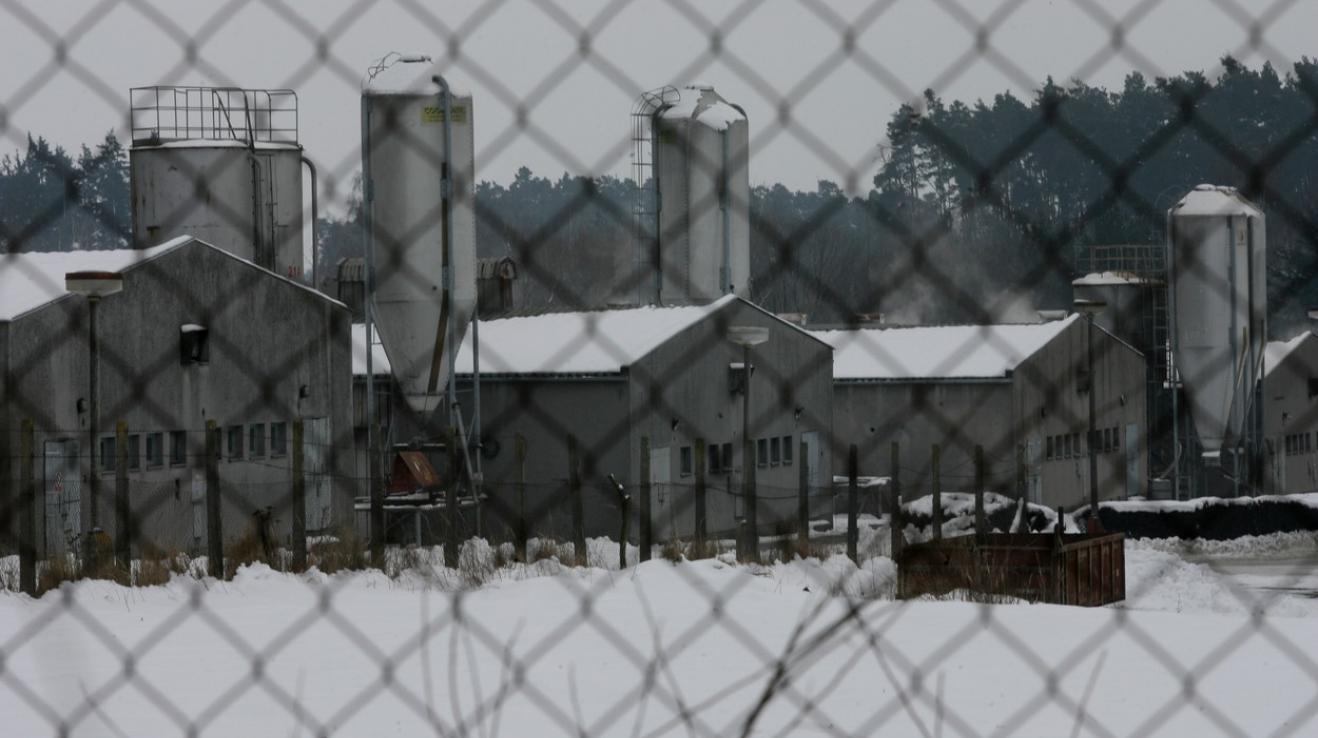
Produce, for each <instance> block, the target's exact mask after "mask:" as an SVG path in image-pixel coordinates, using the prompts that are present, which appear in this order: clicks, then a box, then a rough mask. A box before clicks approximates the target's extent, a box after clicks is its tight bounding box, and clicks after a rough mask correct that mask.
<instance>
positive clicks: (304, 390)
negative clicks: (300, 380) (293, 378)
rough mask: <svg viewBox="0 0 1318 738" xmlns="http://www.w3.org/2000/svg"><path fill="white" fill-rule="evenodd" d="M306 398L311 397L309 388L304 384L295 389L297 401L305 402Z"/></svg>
mask: <svg viewBox="0 0 1318 738" xmlns="http://www.w3.org/2000/svg"><path fill="white" fill-rule="evenodd" d="M308 397H311V387H309V386H307V385H305V384H304V385H302V386H301V387H298V388H297V398H298V399H299V400H305V399H307V398H308Z"/></svg>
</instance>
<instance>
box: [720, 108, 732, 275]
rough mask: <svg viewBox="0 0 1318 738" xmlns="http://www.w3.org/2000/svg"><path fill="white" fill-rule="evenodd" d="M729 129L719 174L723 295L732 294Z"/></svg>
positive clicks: (724, 132)
mask: <svg viewBox="0 0 1318 738" xmlns="http://www.w3.org/2000/svg"><path fill="white" fill-rule="evenodd" d="M730 128H731V126H728V128H724V129H723V131H722V134H721V135H720V139H721V140H722V142H723V171H721V172H720V173H719V203H718V206H719V210H720V211H721V212H722V214H723V266H721V267H720V268H719V275H718V276H719V288H720V290H721V291H722V293H723V294H725V295H729V294H732V208H731V207H730V206H729V203H728V200H729V198H730V194H729V192H728V189H729V188H728V130H729V129H730Z"/></svg>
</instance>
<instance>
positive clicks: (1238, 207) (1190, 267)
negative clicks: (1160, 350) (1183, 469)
mask: <svg viewBox="0 0 1318 738" xmlns="http://www.w3.org/2000/svg"><path fill="white" fill-rule="evenodd" d="M1167 219H1168V223H1167V239H1168V250H1167V251H1168V255H1167V258H1168V264H1167V271H1168V278H1169V282H1170V286H1171V290H1170V298H1171V299H1170V305H1169V307H1170V313H1171V315H1170V319H1171V321H1170V322H1171V339H1172V359H1173V363H1174V365H1175V367H1176V371H1177V373H1178V375H1179V377H1180V380H1181V386H1182V388H1183V392H1184V396H1185V399H1186V401H1187V403H1188V405H1189V408H1188V409H1189V412H1190V417H1191V419H1192V421H1193V425H1194V429H1195V431H1196V435H1197V437H1198V442H1199V444H1200V445H1201V446H1202V449H1203V454H1204V458H1205V461H1206V462H1207V463H1208V464H1209V465H1213V464H1215V463H1218V462H1219V461H1220V459H1221V455H1222V452H1223V451H1227V452H1229V453H1230V454H1232V455H1233V456H1235V457H1236V460H1237V465H1239V464H1240V462H1241V461H1242V459H1243V460H1244V461H1248V459H1249V458H1250V454H1251V451H1250V448H1251V444H1253V446H1255V447H1257V445H1258V438H1259V434H1261V422H1260V421H1259V418H1258V417H1257V414H1256V411H1257V412H1261V411H1262V408H1261V407H1257V408H1256V407H1255V403H1254V398H1255V395H1256V392H1257V391H1258V383H1259V382H1260V381H1261V380H1262V377H1263V347H1264V344H1265V342H1266V340H1267V274H1266V271H1265V268H1266V235H1265V229H1264V217H1263V213H1262V211H1260V210H1259V209H1258V208H1256V207H1254V205H1253V204H1251V203H1250V202H1249V201H1248V200H1246V199H1245V198H1244V197H1242V196H1241V195H1240V193H1239V192H1237V191H1236V190H1235V189H1234V188H1231V187H1215V186H1212V185H1199V186H1198V187H1196V188H1195V189H1194V190H1193V191H1191V192H1190V193H1189V194H1187V195H1186V196H1185V198H1184V199H1182V200H1181V201H1180V202H1179V203H1177V204H1176V206H1175V207H1173V208H1172V209H1171V210H1170V211H1169V212H1168V216H1167ZM1254 471H1257V470H1254ZM1237 478H1239V475H1237Z"/></svg>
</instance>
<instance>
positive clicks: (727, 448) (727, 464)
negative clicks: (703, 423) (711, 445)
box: [720, 443, 733, 474]
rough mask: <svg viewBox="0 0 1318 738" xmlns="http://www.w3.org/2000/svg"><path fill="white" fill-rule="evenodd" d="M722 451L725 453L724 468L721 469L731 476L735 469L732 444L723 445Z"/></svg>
mask: <svg viewBox="0 0 1318 738" xmlns="http://www.w3.org/2000/svg"><path fill="white" fill-rule="evenodd" d="M722 451H723V466H722V467H720V468H721V469H722V471H723V473H724V474H731V473H732V469H733V463H732V444H731V443H725V444H723V448H722Z"/></svg>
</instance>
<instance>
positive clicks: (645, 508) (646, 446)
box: [636, 436, 654, 562]
mask: <svg viewBox="0 0 1318 738" xmlns="http://www.w3.org/2000/svg"><path fill="white" fill-rule="evenodd" d="M640 462H641V486H640V490H641V500H640V504H639V505H637V513H636V514H637V515H638V516H639V517H640V521H639V523H640V525H639V530H638V531H637V544H638V545H639V546H640V549H641V555H640V557H639V558H640V560H641V561H643V562H644V561H649V560H650V553H651V551H650V549H651V548H652V547H653V546H654V528H653V527H652V526H651V523H652V522H653V521H651V520H650V437H649V436H641V458H640Z"/></svg>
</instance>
